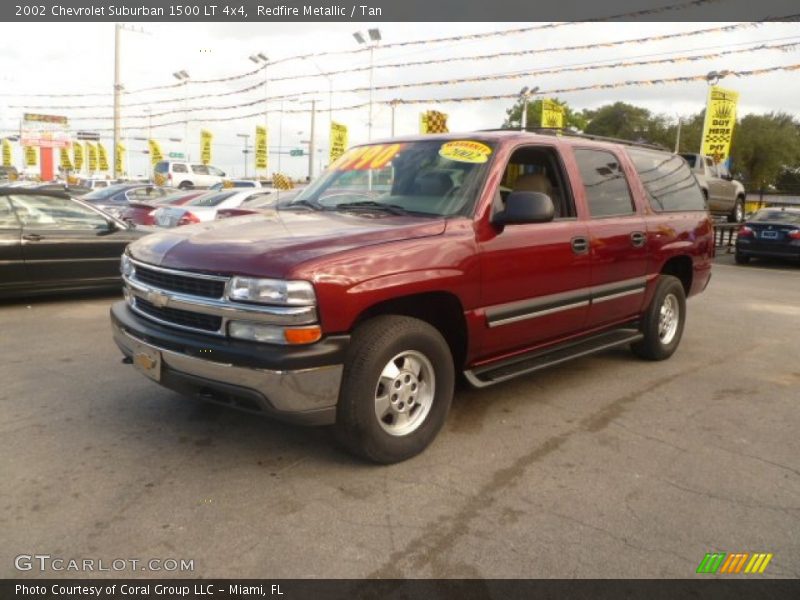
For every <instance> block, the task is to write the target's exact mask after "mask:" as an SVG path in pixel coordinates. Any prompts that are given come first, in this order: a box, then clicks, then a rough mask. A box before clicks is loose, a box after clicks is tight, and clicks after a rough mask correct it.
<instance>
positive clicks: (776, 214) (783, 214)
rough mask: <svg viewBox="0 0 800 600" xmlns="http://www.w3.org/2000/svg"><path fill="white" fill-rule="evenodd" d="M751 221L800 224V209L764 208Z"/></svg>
mask: <svg viewBox="0 0 800 600" xmlns="http://www.w3.org/2000/svg"><path fill="white" fill-rule="evenodd" d="M749 220H750V221H756V222H758V221H768V222H770V223H786V224H788V225H800V211H793V210H777V209H774V208H773V209H762V210H760V211H758V212H757V213H756V214H755V215H753V216H752V217H751V218H750V219H749Z"/></svg>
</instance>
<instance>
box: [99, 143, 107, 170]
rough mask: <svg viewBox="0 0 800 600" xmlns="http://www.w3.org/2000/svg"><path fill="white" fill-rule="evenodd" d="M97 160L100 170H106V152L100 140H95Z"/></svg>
mask: <svg viewBox="0 0 800 600" xmlns="http://www.w3.org/2000/svg"><path fill="white" fill-rule="evenodd" d="M97 161H98V166H99V167H100V170H101V171H108V154H107V153H106V147H105V146H103V144H101V143H100V142H97Z"/></svg>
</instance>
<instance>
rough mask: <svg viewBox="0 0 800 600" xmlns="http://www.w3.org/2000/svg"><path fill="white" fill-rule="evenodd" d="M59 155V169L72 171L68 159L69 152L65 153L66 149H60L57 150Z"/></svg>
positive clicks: (70, 162)
mask: <svg viewBox="0 0 800 600" xmlns="http://www.w3.org/2000/svg"><path fill="white" fill-rule="evenodd" d="M59 154H60V157H59V158H60V159H61V160H60V162H61V168H62V169H64V170H65V171H71V170H72V161H71V160H70V159H69V152H68V151H67V149H66V148H61V149H60V150H59Z"/></svg>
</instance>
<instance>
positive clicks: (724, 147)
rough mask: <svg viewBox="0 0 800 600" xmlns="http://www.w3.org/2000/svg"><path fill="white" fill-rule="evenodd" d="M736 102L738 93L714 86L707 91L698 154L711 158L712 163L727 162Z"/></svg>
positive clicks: (734, 122) (734, 120) (734, 121)
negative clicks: (701, 142)
mask: <svg viewBox="0 0 800 600" xmlns="http://www.w3.org/2000/svg"><path fill="white" fill-rule="evenodd" d="M738 102H739V92H734V91H733V90H726V89H723V88H721V87H718V86H716V85H714V86H711V88H710V89H709V90H708V103H707V104H706V118H705V122H704V124H703V145H702V149H701V150H700V153H701V154H705V155H706V156H710V157H712V158H713V159H714V162H717V163H721V162H725V161H726V160H728V156H729V155H730V150H731V140H733V127H734V125H735V124H736V106H737V104H738Z"/></svg>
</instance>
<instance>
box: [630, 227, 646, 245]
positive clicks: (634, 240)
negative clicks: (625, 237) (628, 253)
mask: <svg viewBox="0 0 800 600" xmlns="http://www.w3.org/2000/svg"><path fill="white" fill-rule="evenodd" d="M646 241H647V236H646V235H645V234H644V233H643V232H641V231H634V232H633V233H632V234H631V244H632V245H633V247H634V248H641V247H642V246H644V243H645V242H646Z"/></svg>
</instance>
